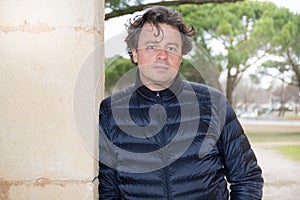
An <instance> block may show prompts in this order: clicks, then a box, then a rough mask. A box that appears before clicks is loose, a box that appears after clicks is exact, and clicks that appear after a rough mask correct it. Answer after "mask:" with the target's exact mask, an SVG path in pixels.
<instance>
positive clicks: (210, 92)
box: [184, 81, 223, 97]
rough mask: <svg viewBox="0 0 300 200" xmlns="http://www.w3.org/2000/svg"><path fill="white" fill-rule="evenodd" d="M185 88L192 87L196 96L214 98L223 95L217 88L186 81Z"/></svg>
mask: <svg viewBox="0 0 300 200" xmlns="http://www.w3.org/2000/svg"><path fill="white" fill-rule="evenodd" d="M184 84H185V86H190V87H191V88H192V89H193V90H194V92H195V93H196V95H200V96H213V97H221V96H223V94H222V93H221V91H219V90H218V89H216V88H213V87H211V86H208V85H206V84H203V83H196V82H191V81H184Z"/></svg>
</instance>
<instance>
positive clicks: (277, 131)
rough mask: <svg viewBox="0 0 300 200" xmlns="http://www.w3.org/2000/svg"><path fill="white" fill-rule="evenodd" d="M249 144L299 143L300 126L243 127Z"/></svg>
mask: <svg viewBox="0 0 300 200" xmlns="http://www.w3.org/2000/svg"><path fill="white" fill-rule="evenodd" d="M243 127H244V129H245V132H246V135H247V137H248V138H249V140H250V141H251V142H297V141H298V142H300V126H278V125H244V126H243Z"/></svg>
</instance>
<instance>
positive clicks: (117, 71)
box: [105, 56, 136, 94]
mask: <svg viewBox="0 0 300 200" xmlns="http://www.w3.org/2000/svg"><path fill="white" fill-rule="evenodd" d="M135 67H136V65H135V64H133V63H132V62H131V60H130V59H126V58H123V57H122V56H115V57H112V58H109V59H106V60H105V92H106V93H107V94H112V92H113V90H114V89H121V88H116V87H117V85H116V84H117V82H118V81H119V80H120V79H121V77H122V76H123V75H125V74H126V73H127V72H128V71H130V70H131V69H134V68H135ZM124 84H125V83H124ZM128 84H129V82H128V83H127V85H128Z"/></svg>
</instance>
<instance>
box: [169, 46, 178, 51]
mask: <svg viewBox="0 0 300 200" xmlns="http://www.w3.org/2000/svg"><path fill="white" fill-rule="evenodd" d="M167 50H168V51H170V52H176V51H177V49H176V48H175V47H168V48H167Z"/></svg>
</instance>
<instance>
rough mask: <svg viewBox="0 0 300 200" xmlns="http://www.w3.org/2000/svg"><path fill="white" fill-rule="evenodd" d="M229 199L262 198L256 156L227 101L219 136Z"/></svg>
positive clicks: (261, 179) (260, 178) (260, 172)
mask: <svg viewBox="0 0 300 200" xmlns="http://www.w3.org/2000/svg"><path fill="white" fill-rule="evenodd" d="M220 139H221V140H220V141H221V148H222V151H223V152H222V153H223V161H224V167H225V169H226V170H227V174H226V176H227V177H226V178H227V181H228V182H229V184H230V191H231V192H230V199H231V200H235V199H238V200H241V199H247V200H251V199H253V200H254V199H262V188H263V178H262V171H261V168H260V167H259V166H258V164H257V159H256V156H255V154H254V152H253V150H252V149H251V146H250V143H249V141H248V139H247V137H246V135H245V134H244V130H243V129H242V127H241V125H240V123H239V121H238V119H237V117H236V114H235V113H234V111H233V109H232V108H231V106H230V105H229V104H228V103H227V109H226V122H225V125H224V128H223V131H222V133H221V136H220Z"/></svg>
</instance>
